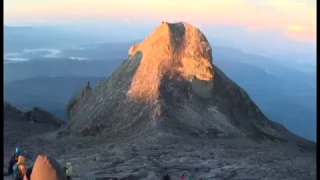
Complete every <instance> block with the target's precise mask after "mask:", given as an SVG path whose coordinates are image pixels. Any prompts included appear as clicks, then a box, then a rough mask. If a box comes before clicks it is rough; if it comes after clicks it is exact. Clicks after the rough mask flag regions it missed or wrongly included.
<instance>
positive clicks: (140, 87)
mask: <svg viewBox="0 0 320 180" xmlns="http://www.w3.org/2000/svg"><path fill="white" fill-rule="evenodd" d="M136 53H140V54H141V62H140V66H139V68H138V69H137V72H136V73H135V75H134V77H133V80H132V83H131V86H130V90H129V92H128V95H129V96H130V97H132V98H133V99H139V100H142V101H155V100H156V99H159V96H160V86H161V85H160V84H161V83H162V82H161V81H162V80H163V79H175V80H179V79H180V80H185V81H190V82H194V81H195V82H201V83H202V85H203V87H206V88H208V89H207V90H209V91H210V90H211V89H212V83H213V81H212V80H213V77H214V73H213V67H212V51H211V47H210V44H209V43H208V40H207V39H206V37H205V36H204V35H203V34H202V32H200V30H199V29H198V28H195V27H193V26H191V25H189V24H187V23H175V24H170V23H166V22H162V24H161V25H160V26H159V27H158V28H157V29H156V30H155V31H154V32H153V33H152V34H151V35H150V36H149V37H148V38H146V39H145V40H144V41H143V42H141V43H140V44H138V45H134V46H132V47H131V49H130V51H129V55H131V56H134V55H135V54H136ZM138 58H139V57H138ZM131 60H132V61H134V60H136V57H132V58H131ZM195 79H197V80H198V81H196V80H195ZM203 87H202V88H203Z"/></svg>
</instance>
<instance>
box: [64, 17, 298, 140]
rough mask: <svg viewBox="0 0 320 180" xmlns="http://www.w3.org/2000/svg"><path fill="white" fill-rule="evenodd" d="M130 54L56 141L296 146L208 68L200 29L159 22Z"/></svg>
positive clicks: (72, 109)
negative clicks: (230, 140) (246, 141)
mask: <svg viewBox="0 0 320 180" xmlns="http://www.w3.org/2000/svg"><path fill="white" fill-rule="evenodd" d="M129 55H130V57H129V59H128V60H126V61H124V62H123V63H122V64H121V66H120V67H118V68H117V69H116V70H115V72H114V73H113V74H112V75H111V76H110V77H108V78H107V79H106V80H104V81H103V82H102V83H100V84H99V85H98V86H97V87H96V88H95V89H93V90H91V89H90V91H88V92H87V91H86V93H80V94H85V99H83V98H80V100H79V95H77V96H75V97H74V98H73V100H72V101H71V103H70V104H71V105H72V106H69V108H68V112H72V113H69V115H70V116H69V118H70V122H69V123H68V124H67V126H65V128H64V129H62V130H61V132H60V133H59V135H63V134H66V135H68V134H75V135H80V136H96V135H98V134H99V137H101V138H103V137H105V136H108V137H110V136H122V137H131V136H135V135H137V134H138V135H141V134H144V137H145V135H146V133H147V134H148V133H149V134H148V135H150V134H153V135H154V134H170V135H178V136H190V135H191V136H194V137H210V138H219V137H225V138H227V137H242V138H253V139H271V140H280V141H284V140H288V139H297V137H296V136H295V135H294V134H292V133H290V132H289V131H288V130H287V129H285V128H284V127H283V126H281V125H280V124H278V123H275V122H272V121H270V120H269V119H268V118H267V117H266V116H265V115H264V114H263V113H262V112H261V111H260V109H259V108H258V107H257V106H256V104H255V103H254V102H253V101H252V100H251V99H250V97H249V96H248V94H247V93H246V92H245V91H244V90H243V89H242V88H241V87H239V86H238V85H237V84H236V83H234V82H233V81H232V80H230V79H229V78H228V77H227V76H226V75H225V74H224V73H223V72H222V71H221V70H220V69H219V68H218V67H216V66H215V65H214V64H213V58H212V49H211V46H210V44H209V43H208V40H207V39H206V37H205V36H204V34H203V33H202V32H201V31H200V30H199V29H198V28H196V27H194V26H192V25H190V24H188V23H183V22H179V23H167V22H162V23H161V25H160V26H159V27H157V28H156V29H155V30H154V31H153V32H152V33H151V35H149V36H148V37H147V38H146V39H145V40H143V41H142V42H141V43H140V44H135V45H133V46H132V47H131V48H130V50H129ZM80 96H82V95H80ZM81 99H83V100H81ZM75 100H77V102H76V103H75ZM74 104H76V105H74ZM124 135H125V136H124ZM148 135H147V136H148Z"/></svg>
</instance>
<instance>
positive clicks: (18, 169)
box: [13, 156, 27, 180]
mask: <svg viewBox="0 0 320 180" xmlns="http://www.w3.org/2000/svg"><path fill="white" fill-rule="evenodd" d="M26 172H27V169H26V166H25V159H24V157H23V156H19V157H18V162H17V163H16V164H15V165H14V166H13V177H14V179H15V180H23V178H24V176H25V175H26Z"/></svg>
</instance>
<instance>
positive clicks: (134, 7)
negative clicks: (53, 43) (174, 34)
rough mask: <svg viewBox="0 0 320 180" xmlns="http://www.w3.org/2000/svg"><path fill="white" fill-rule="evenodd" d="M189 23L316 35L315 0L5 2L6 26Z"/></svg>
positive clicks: (302, 36)
mask: <svg viewBox="0 0 320 180" xmlns="http://www.w3.org/2000/svg"><path fill="white" fill-rule="evenodd" d="M103 19H117V20H121V21H125V22H136V21H140V22H143V21H144V22H148V21H161V20H164V21H180V20H183V21H187V22H190V23H195V24H199V25H201V24H212V25H231V26H241V27H245V28H247V29H248V30H250V31H259V30H266V29H268V30H280V31H282V32H283V35H284V36H288V37H291V38H296V39H304V40H315V39H316V0H116V1H114V0H112V1H110V0H27V1H26V0H4V22H5V24H15V25H17V24H41V23H43V24H45V23H50V24H61V23H72V22H79V21H93V20H96V21H97V20H103Z"/></svg>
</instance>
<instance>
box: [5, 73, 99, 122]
mask: <svg viewBox="0 0 320 180" xmlns="http://www.w3.org/2000/svg"><path fill="white" fill-rule="evenodd" d="M103 79H104V78H102V77H42V78H30V79H25V80H19V81H14V82H10V83H5V84H4V99H5V101H7V102H9V103H11V104H13V105H15V106H17V107H19V108H20V109H22V110H30V109H31V108H33V107H34V106H37V107H41V108H44V109H46V110H48V111H50V112H51V113H54V114H56V115H57V116H59V117H60V118H63V119H66V104H67V102H68V101H69V100H70V99H71V97H72V96H73V95H74V94H76V93H77V92H78V91H79V90H80V89H81V88H82V87H83V86H84V85H85V84H86V83H87V81H90V82H91V84H92V85H93V87H94V86H95V85H96V84H97V83H98V82H99V81H102V80H103Z"/></svg>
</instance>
